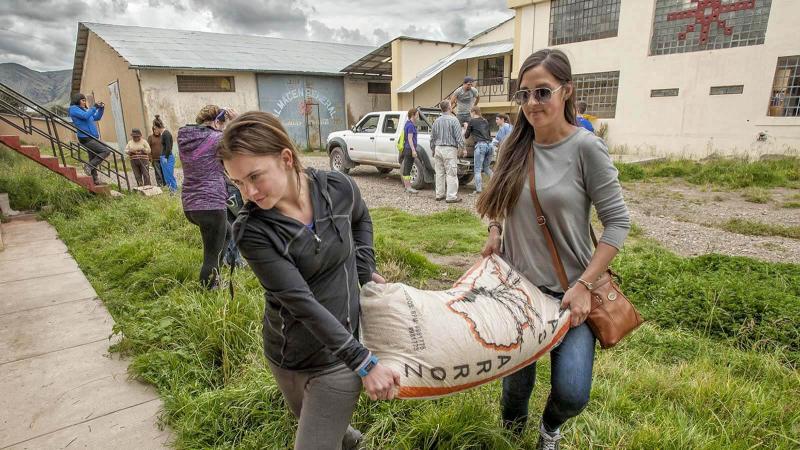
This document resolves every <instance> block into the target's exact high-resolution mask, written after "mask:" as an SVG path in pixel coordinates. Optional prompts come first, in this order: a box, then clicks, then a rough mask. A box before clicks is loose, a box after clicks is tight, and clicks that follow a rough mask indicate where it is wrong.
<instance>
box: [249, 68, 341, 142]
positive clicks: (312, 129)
mask: <svg viewBox="0 0 800 450" xmlns="http://www.w3.org/2000/svg"><path fill="white" fill-rule="evenodd" d="M258 105H259V108H260V109H261V110H262V111H266V112H270V113H273V114H275V115H276V116H277V117H278V119H280V121H281V123H282V124H283V126H284V127H285V128H286V131H287V132H288V133H289V137H290V138H291V139H292V140H293V141H294V142H295V145H296V146H297V147H298V148H300V149H321V148H324V146H325V138H326V137H327V136H328V134H329V133H331V132H333V131H339V130H342V129H345V127H346V123H345V117H346V111H345V106H344V82H343V79H342V78H341V77H323V76H302V75H270V74H262V75H258Z"/></svg>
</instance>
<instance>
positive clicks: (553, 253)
mask: <svg viewBox="0 0 800 450" xmlns="http://www.w3.org/2000/svg"><path fill="white" fill-rule="evenodd" d="M530 155H531V156H530V157H529V159H528V183H529V184H530V186H529V187H530V191H531V199H533V207H534V208H536V223H538V224H539V227H540V228H541V229H542V233H544V239H545V241H546V242H547V249H548V250H549V252H550V259H551V260H552V261H553V267H554V268H555V269H556V275H558V281H559V283H561V288H562V289H564V292H567V289H569V280H568V279H567V272H566V271H565V270H564V263H562V262H561V257H560V256H558V249H557V248H556V243H555V242H554V241H553V235H552V234H550V228H548V226H547V219H546V218H545V217H544V213H543V212H542V205H541V204H540V203H539V196H537V195H536V174H535V170H534V167H533V166H534V165H535V162H534V158H533V151H531V154H530ZM592 236H594V232H593V233H592Z"/></svg>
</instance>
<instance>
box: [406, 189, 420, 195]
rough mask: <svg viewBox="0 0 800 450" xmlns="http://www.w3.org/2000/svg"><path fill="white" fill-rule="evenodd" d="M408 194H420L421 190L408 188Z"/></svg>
mask: <svg viewBox="0 0 800 450" xmlns="http://www.w3.org/2000/svg"><path fill="white" fill-rule="evenodd" d="M406 193H407V194H419V191H418V190H416V189H414V188H406Z"/></svg>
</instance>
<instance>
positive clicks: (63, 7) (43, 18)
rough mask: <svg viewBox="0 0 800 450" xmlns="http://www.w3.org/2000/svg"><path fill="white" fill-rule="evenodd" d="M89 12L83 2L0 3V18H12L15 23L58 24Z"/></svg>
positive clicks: (18, 0)
mask: <svg viewBox="0 0 800 450" xmlns="http://www.w3.org/2000/svg"><path fill="white" fill-rule="evenodd" d="M88 10H89V5H88V4H86V2H83V1H69V0H43V1H38V2H31V1H29V0H3V1H2V2H0V16H2V17H9V18H11V17H14V18H16V21H17V22H27V21H31V20H33V21H36V22H40V23H52V22H60V21H62V20H63V19H64V18H66V17H78V16H81V15H83V14H85V13H86V12H87V11H88Z"/></svg>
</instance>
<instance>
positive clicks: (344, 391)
mask: <svg viewBox="0 0 800 450" xmlns="http://www.w3.org/2000/svg"><path fill="white" fill-rule="evenodd" d="M269 368H270V370H272V375H273V376H274V377H275V381H276V382H277V383H278V388H280V390H281V392H282V393H283V398H284V399H285V400H286V403H287V404H288V405H289V409H290V410H291V411H292V414H294V416H295V417H297V419H298V422H299V424H298V427H297V435H296V436H295V440H294V448H295V450H327V449H330V450H340V449H344V450H350V449H355V448H356V445H357V444H358V441H359V439H361V433H360V432H359V431H358V430H356V429H355V428H353V427H351V426H350V418H351V417H352V416H353V410H354V409H355V408H356V403H357V402H358V396H359V394H360V393H361V378H359V376H358V375H357V374H355V373H354V372H353V371H352V370H350V369H349V368H348V367H347V366H345V365H344V364H341V365H338V366H336V367H333V368H330V369H325V370H323V371H319V372H298V371H295V370H286V369H281V368H280V367H278V366H276V365H274V364H272V363H271V362H269Z"/></svg>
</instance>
